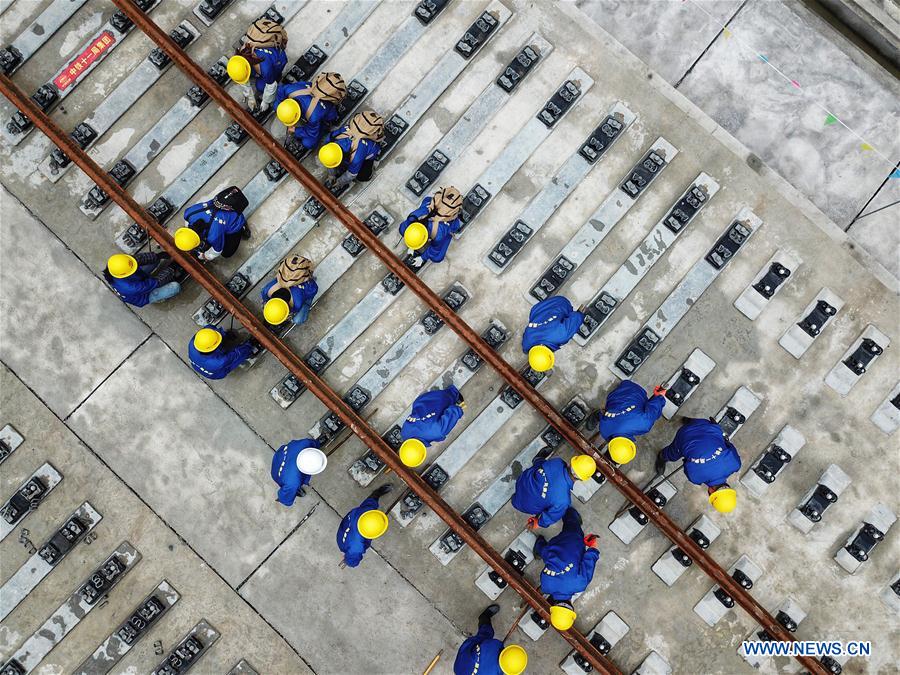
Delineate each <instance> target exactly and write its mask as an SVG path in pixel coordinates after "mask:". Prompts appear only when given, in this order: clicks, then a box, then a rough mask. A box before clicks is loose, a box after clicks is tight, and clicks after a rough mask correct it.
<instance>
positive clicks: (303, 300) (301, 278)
mask: <svg viewBox="0 0 900 675" xmlns="http://www.w3.org/2000/svg"><path fill="white" fill-rule="evenodd" d="M318 292H319V287H318V286H317V285H316V280H315V278H314V277H313V265H312V262H311V261H310V260H309V259H307V258H304V257H303V256H301V255H297V254H296V253H293V254H291V255H289V256H288V257H287V258H285V259H284V260H283V261H281V264H280V265H279V266H278V271H277V272H276V273H275V278H274V279H272V281H270V282H269V283H267V284H266V285H265V286H263V288H262V291H261V292H260V294H259V295H260V297H261V298H262V300H263V301H264V302H265V305H264V306H263V316H264V317H265V319H266V321H267V322H268V323H269V324H271V325H273V326H278V325H280V324H282V323H284V322H285V321H287V319H288V317H290V319H291V321H292V322H293V323H294V325H296V326H299V325H301V324H303V323H306V320H307V319H308V318H309V310H310V308H311V307H312V303H313V300H314V299H315V297H316V293H318Z"/></svg>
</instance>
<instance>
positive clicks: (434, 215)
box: [400, 185, 462, 267]
mask: <svg viewBox="0 0 900 675" xmlns="http://www.w3.org/2000/svg"><path fill="white" fill-rule="evenodd" d="M461 209H462V195H461V194H460V192H459V190H457V189H456V188H455V187H453V186H452V185H449V186H447V187H442V188H441V189H439V190H438V191H437V192H435V193H434V196H432V197H425V199H423V200H422V203H421V204H420V205H419V208H417V209H416V210H415V211H412V212H410V214H409V215H408V216H406V220H404V221H403V222H402V223H400V234H401V235H402V236H403V241H404V243H405V244H406V247H407V248H408V249H409V254H410V255H413V256H415V257H414V258H413V260H412V264H413V265H414V266H415V267H421V266H422V264H423V263H424V262H425V261H426V260H428V261H430V262H435V263H439V262H441V261H442V260H443V259H444V257H445V256H446V255H447V249H448V248H450V242H451V241H453V235H454V234H456V233H457V232H459V231H460V229H461V227H462V226H461V225H460V222H459V212H460V210H461Z"/></svg>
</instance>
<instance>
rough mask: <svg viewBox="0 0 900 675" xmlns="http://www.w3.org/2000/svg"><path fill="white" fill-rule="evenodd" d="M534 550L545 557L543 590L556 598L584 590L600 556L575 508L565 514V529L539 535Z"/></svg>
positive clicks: (542, 557) (569, 597) (542, 577)
mask: <svg viewBox="0 0 900 675" xmlns="http://www.w3.org/2000/svg"><path fill="white" fill-rule="evenodd" d="M534 553H535V555H537V556H540V558H541V559H542V560H543V561H544V569H543V571H542V572H541V593H544V594H545V595H549V596H550V599H551V600H554V601H559V600H571V599H572V596H573V595H575V594H576V593H583V592H584V590H585V589H586V588H587V587H588V584H590V583H591V579H593V578H594V568H595V567H596V566H597V561H598V560H600V553H599V551H597V549H595V548H592V547H590V546H585V544H584V530H583V529H581V518H580V517H579V515H578V513H577V512H576V511H575V509H572V508H570V509H568V510H567V511H566V515H565V516H563V528H562V532H560V533H559V534H558V535H556V536H555V537H553V538H552V539H551V540H550V541H543V540H541V539H538V542H537V544H536V545H535V547H534Z"/></svg>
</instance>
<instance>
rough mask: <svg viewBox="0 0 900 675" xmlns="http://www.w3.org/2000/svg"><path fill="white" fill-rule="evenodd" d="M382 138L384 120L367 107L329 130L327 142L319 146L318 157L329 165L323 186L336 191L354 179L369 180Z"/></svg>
mask: <svg viewBox="0 0 900 675" xmlns="http://www.w3.org/2000/svg"><path fill="white" fill-rule="evenodd" d="M383 139H384V120H383V119H382V117H381V115H379V114H378V113H375V112H372V111H371V110H364V111H363V112H361V113H356V114H355V115H354V116H353V117H352V118H350V123H349V124H347V126H345V127H342V128H340V129H337V130H335V131H333V132H331V134H329V136H328V142H327V143H326V144H325V145H323V146H322V147H321V148H319V161H320V162H321V163H322V166H324V167H325V168H327V169H331V176H330V177H329V178H328V180H326V181H325V186H326V187H327V188H328V189H329V190H331V191H332V192H337V191H338V190H340V189H341V188H342V187H344V186H345V185H349V184H350V183H351V182H352V181H354V180H358V181H359V182H361V183H365V182H367V181H370V180H372V174H373V173H374V171H375V160H376V159H377V158H378V155H379V154H381V145H380V143H381V141H382V140H383Z"/></svg>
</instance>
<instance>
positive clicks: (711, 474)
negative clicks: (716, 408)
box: [662, 419, 741, 487]
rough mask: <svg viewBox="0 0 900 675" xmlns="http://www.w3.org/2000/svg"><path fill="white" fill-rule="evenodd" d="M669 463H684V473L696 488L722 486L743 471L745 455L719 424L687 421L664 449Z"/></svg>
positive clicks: (695, 420) (664, 455) (663, 454)
mask: <svg viewBox="0 0 900 675" xmlns="http://www.w3.org/2000/svg"><path fill="white" fill-rule="evenodd" d="M662 456H663V458H664V459H665V460H666V461H667V462H675V461H678V460H679V459H683V460H684V474H685V475H686V476H687V479H688V480H689V481H691V482H692V483H693V484H694V485H704V484H706V485H708V486H709V487H718V486H719V485H723V484H724V483H727V482H728V477H729V476H730V475H731V474H733V473H734V472H735V471H737V470H738V469H740V468H741V456H740V455H739V454H738V451H737V448H735V447H734V446H733V445H732V444H731V442H730V441H729V440H727V439H726V438H725V434H723V433H722V427H720V426H719V425H718V424H716V423H715V422H710V421H709V420H701V419H690V420H687V421H686V422H685V423H684V425H683V426H682V427H681V428H680V429H679V430H678V433H676V434H675V438H673V439H672V442H671V443H669V445H667V446H666V447H665V448H663V450H662Z"/></svg>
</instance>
